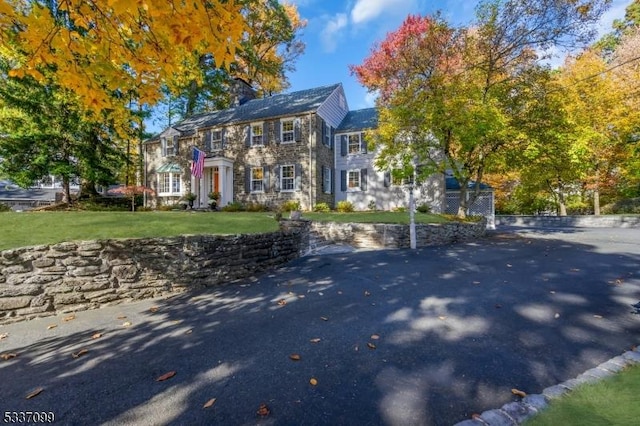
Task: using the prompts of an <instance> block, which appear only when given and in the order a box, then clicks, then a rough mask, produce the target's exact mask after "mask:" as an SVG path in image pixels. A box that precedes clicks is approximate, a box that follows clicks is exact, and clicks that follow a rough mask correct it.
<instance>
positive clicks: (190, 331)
mask: <svg viewBox="0 0 640 426" xmlns="http://www.w3.org/2000/svg"><path fill="white" fill-rule="evenodd" d="M191 333H193V329H192V328H190V329H189V330H187V331H185V332H184V334H191Z"/></svg>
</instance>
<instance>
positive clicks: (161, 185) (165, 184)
mask: <svg viewBox="0 0 640 426" xmlns="http://www.w3.org/2000/svg"><path fill="white" fill-rule="evenodd" d="M158 192H159V193H160V194H179V193H180V174H179V173H160V174H159V175H158Z"/></svg>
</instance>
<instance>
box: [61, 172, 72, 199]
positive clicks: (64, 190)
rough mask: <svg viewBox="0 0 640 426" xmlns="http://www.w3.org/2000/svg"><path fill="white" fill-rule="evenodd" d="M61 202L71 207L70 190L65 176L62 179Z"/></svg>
mask: <svg viewBox="0 0 640 426" xmlns="http://www.w3.org/2000/svg"><path fill="white" fill-rule="evenodd" d="M62 202H63V203H65V204H68V205H71V188H70V182H69V178H68V177H67V176H63V177H62Z"/></svg>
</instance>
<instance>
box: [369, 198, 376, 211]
mask: <svg viewBox="0 0 640 426" xmlns="http://www.w3.org/2000/svg"><path fill="white" fill-rule="evenodd" d="M367 208H368V209H369V210H372V211H375V210H376V202H375V201H373V200H371V201H369V204H368V205H367Z"/></svg>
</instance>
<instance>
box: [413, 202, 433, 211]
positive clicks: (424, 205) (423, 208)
mask: <svg viewBox="0 0 640 426" xmlns="http://www.w3.org/2000/svg"><path fill="white" fill-rule="evenodd" d="M416 210H417V211H418V212H420V213H431V206H430V205H429V204H427V203H422V204H420V205H419V206H418V207H417V208H416Z"/></svg>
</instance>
